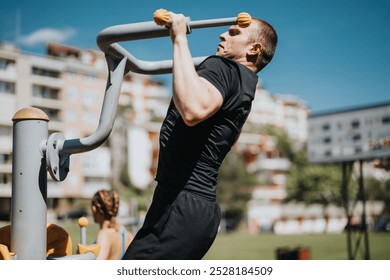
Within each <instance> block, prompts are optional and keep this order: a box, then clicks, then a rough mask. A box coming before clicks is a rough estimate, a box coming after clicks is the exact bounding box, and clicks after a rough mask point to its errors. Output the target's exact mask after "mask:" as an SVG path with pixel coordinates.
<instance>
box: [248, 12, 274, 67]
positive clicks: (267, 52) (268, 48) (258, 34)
mask: <svg viewBox="0 0 390 280" xmlns="http://www.w3.org/2000/svg"><path fill="white" fill-rule="evenodd" d="M253 23H255V24H256V27H255V29H253V33H252V38H251V40H252V42H253V43H260V44H261V46H262V51H261V57H260V58H259V59H258V61H257V62H256V66H257V67H258V68H259V71H260V70H261V69H263V68H264V67H265V66H266V65H267V64H268V63H269V62H270V61H271V60H272V58H273V56H274V53H275V49H276V45H277V44H278V35H277V34H276V31H275V29H274V28H273V27H272V26H271V25H270V24H269V23H268V22H266V21H264V20H261V19H258V18H253V19H252V24H253Z"/></svg>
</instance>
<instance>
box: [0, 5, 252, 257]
mask: <svg viewBox="0 0 390 280" xmlns="http://www.w3.org/2000/svg"><path fill="white" fill-rule="evenodd" d="M186 19H187V33H191V31H192V30H193V29H196V28H209V27H218V26H227V25H235V24H238V25H239V26H242V27H245V26H248V25H250V23H251V16H250V15H249V14H247V13H240V14H239V15H238V16H237V17H231V18H221V19H210V20H198V21H191V20H190V18H186ZM169 23H170V14H169V12H168V11H166V10H163V9H160V10H157V11H156V12H155V13H154V21H148V22H140V23H131V24H124V25H116V26H112V27H108V28H106V29H104V30H102V31H101V32H100V33H99V34H98V36H97V45H98V47H99V48H100V49H101V50H102V51H103V52H104V53H105V57H106V61H107V66H108V78H107V85H106V89H105V95H104V99H103V104H102V109H101V113H100V119H99V124H98V127H97V129H96V131H95V132H94V133H92V134H91V135H90V136H87V137H85V138H78V139H65V137H64V136H63V135H62V134H61V133H52V134H51V135H50V136H48V122H49V118H48V116H47V115H46V114H45V113H44V112H43V111H41V110H39V109H37V108H33V107H27V108H23V109H21V110H19V111H18V112H16V113H15V115H14V117H13V118H12V120H13V158H12V197H11V204H12V208H11V224H10V225H7V226H5V227H2V228H0V259H7V260H10V259H16V260H44V259H95V258H96V255H97V254H98V251H99V246H98V245H86V244H85V243H86V238H85V235H86V226H87V224H88V221H87V220H85V219H80V220H79V225H80V228H81V236H80V239H81V242H80V243H79V244H78V252H77V254H75V255H73V254H72V241H71V238H70V236H69V234H68V233H67V232H66V231H65V230H64V229H62V228H61V227H59V226H57V225H54V224H47V205H46V200H47V172H49V174H50V176H51V177H52V178H53V180H55V181H57V182H59V181H63V180H65V179H66V177H67V174H68V173H69V171H70V168H69V165H70V156H71V155H72V154H76V153H84V152H88V151H91V150H93V149H96V148H97V147H99V146H100V145H102V144H103V143H104V142H105V140H106V139H107V138H108V137H109V135H110V133H111V130H112V128H113V125H114V121H115V115H116V108H117V104H118V100H119V95H120V89H121V85H122V80H123V77H124V76H125V75H126V74H127V73H128V72H130V71H131V72H135V73H139V74H165V73H171V72H172V60H163V61H142V60H138V59H137V58H135V57H134V56H133V55H131V54H130V53H129V52H127V51H126V50H125V49H124V48H123V47H122V46H120V45H119V44H118V42H122V41H132V40H141V39H148V38H157V37H168V36H169V29H168V28H166V26H168V25H169ZM204 59H205V57H196V58H193V63H194V65H198V64H199V63H200V62H202V61H203V60H204Z"/></svg>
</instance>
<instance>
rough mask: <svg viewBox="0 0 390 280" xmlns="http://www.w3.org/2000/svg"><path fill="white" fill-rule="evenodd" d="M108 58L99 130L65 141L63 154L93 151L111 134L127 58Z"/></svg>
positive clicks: (62, 148) (62, 149) (61, 151)
mask: <svg viewBox="0 0 390 280" xmlns="http://www.w3.org/2000/svg"><path fill="white" fill-rule="evenodd" d="M106 58H107V62H108V68H109V70H110V71H109V76H108V80H107V86H106V94H105V95H104V100H103V107H102V111H101V113H100V120H99V125H98V128H97V130H96V131H95V132H94V133H93V134H91V135H90V136H88V137H85V138H81V139H70V140H65V141H64V142H63V146H62V147H61V148H60V153H61V154H75V153H82V152H87V151H90V150H93V149H95V148H97V147H99V146H100V145H101V144H103V142H104V141H106V139H107V138H108V136H109V135H110V133H111V130H112V128H113V126H114V121H115V114H116V107H117V105H118V100H119V95H120V89H121V85H122V79H123V76H124V74H125V62H126V58H122V59H121V60H118V59H115V58H113V57H111V56H107V57H106Z"/></svg>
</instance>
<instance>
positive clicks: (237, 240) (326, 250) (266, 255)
mask: <svg viewBox="0 0 390 280" xmlns="http://www.w3.org/2000/svg"><path fill="white" fill-rule="evenodd" d="M58 225H59V226H62V227H63V228H64V229H65V230H66V231H67V232H68V233H69V234H70V236H71V238H72V242H73V253H74V254H75V253H76V249H77V243H79V242H80V228H79V226H78V225H77V221H71V222H66V223H61V224H58ZM97 231H98V226H97V225H96V224H94V223H93V222H91V221H90V225H89V226H88V228H87V243H88V244H92V243H93V242H94V240H95V238H96V234H97ZM357 237H358V236H356V235H354V236H353V239H352V240H353V248H360V249H361V250H363V252H364V246H363V245H364V244H363V243H361V244H360V246H358V247H357V246H355V242H356V240H357ZM368 237H369V253H370V259H372V260H390V233H376V232H370V233H369V235H368ZM361 242H363V238H362V239H361ZM280 247H289V248H290V249H294V248H297V247H308V248H309V250H310V258H311V259H313V260H347V259H348V252H347V235H346V234H312V235H274V234H260V235H250V234H245V233H231V234H218V236H217V238H216V240H215V242H214V244H213V246H212V247H211V248H210V250H209V252H208V253H207V254H206V256H205V258H204V259H206V260H275V259H276V250H277V248H280ZM362 258H363V257H362V253H358V254H356V259H362Z"/></svg>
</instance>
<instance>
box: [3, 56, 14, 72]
mask: <svg viewBox="0 0 390 280" xmlns="http://www.w3.org/2000/svg"><path fill="white" fill-rule="evenodd" d="M12 64H15V61H14V60H9V59H5V58H0V69H1V70H6V69H7V68H8V66H10V65H12Z"/></svg>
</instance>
